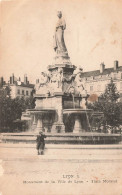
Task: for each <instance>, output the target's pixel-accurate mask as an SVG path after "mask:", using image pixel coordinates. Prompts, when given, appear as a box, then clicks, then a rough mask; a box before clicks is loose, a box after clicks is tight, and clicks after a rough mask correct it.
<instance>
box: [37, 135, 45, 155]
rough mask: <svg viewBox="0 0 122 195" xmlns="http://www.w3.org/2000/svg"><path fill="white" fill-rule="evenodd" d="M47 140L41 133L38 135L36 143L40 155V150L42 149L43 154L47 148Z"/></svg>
mask: <svg viewBox="0 0 122 195" xmlns="http://www.w3.org/2000/svg"><path fill="white" fill-rule="evenodd" d="M45 138H46V135H45V134H44V133H43V132H42V131H40V132H39V135H37V139H36V142H37V147H36V148H37V150H38V154H39V149H41V150H42V151H41V154H42V153H43V150H44V148H45V140H44V139H45Z"/></svg>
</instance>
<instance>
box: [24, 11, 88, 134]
mask: <svg viewBox="0 0 122 195" xmlns="http://www.w3.org/2000/svg"><path fill="white" fill-rule="evenodd" d="M57 16H58V18H59V19H58V22H57V24H56V28H55V35H54V37H53V39H54V51H55V58H54V61H53V64H52V65H49V66H48V72H47V73H45V72H42V73H41V77H40V79H38V80H37V83H36V93H35V99H36V106H35V110H28V111H30V114H33V116H34V124H35V120H37V128H36V130H39V129H41V130H43V129H44V128H46V129H47V131H48V132H50V131H51V133H57V132H60V133H63V132H65V131H66V128H67V127H66V123H67V121H66V120H65V119H64V118H67V120H68V116H69V115H70V114H72V115H73V116H74V115H75V117H73V118H75V121H74V123H75V129H74V132H75V131H76V132H77V133H78V132H79V131H82V130H83V129H82V126H83V125H82V124H81V123H82V121H80V116H79V115H81V116H82V117H83V118H84V121H85V123H86V124H87V125H86V127H85V126H84V127H85V128H86V129H87V128H88V122H87V117H86V114H87V113H88V112H90V110H86V105H85V104H86V100H87V97H88V95H87V92H86V90H85V89H84V86H83V83H82V79H81V78H80V73H81V72H80V71H79V72H78V73H77V74H74V73H73V72H74V70H75V69H76V66H74V65H72V63H71V62H70V57H69V55H68V51H67V48H66V44H65V39H64V30H65V29H66V23H65V20H64V19H63V18H62V13H61V11H59V12H58V13H57ZM69 109H70V110H69ZM72 109H73V111H72ZM79 109H80V110H79ZM48 115H49V116H48ZM66 115H67V116H66ZM84 115H85V116H84ZM35 118H36V119H35ZM73 120H74V119H73ZM64 123H65V124H64ZM67 131H68V130H67Z"/></svg>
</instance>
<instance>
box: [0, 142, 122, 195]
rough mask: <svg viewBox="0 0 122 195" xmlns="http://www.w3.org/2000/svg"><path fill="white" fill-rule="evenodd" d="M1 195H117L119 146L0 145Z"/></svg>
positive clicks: (119, 191)
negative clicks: (40, 151)
mask: <svg viewBox="0 0 122 195" xmlns="http://www.w3.org/2000/svg"><path fill="white" fill-rule="evenodd" d="M0 159H1V160H0V164H1V167H0V193H1V192H2V193H1V194H3V195H15V194H16V195H20V194H21V195H48V194H50V195H103V194H105V195H121V194H122V189H121V186H122V176H121V175H122V145H107V146H105V145H102V146H93V145H92V146H85V145H84V146H83V145H76V146H74V145H51V144H50V145H46V150H45V155H39V156H38V155H37V151H36V149H35V145H34V144H22V143H21V144H12V143H11V144H8V143H6V144H5V143H1V144H0Z"/></svg>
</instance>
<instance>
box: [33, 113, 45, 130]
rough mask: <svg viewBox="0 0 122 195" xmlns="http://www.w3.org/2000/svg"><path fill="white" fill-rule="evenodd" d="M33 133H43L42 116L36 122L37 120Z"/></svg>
mask: <svg viewBox="0 0 122 195" xmlns="http://www.w3.org/2000/svg"><path fill="white" fill-rule="evenodd" d="M35 131H36V132H39V131H44V128H43V121H42V116H41V115H40V118H38V120H37V127H36V129H35Z"/></svg>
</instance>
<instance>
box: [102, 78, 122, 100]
mask: <svg viewBox="0 0 122 195" xmlns="http://www.w3.org/2000/svg"><path fill="white" fill-rule="evenodd" d="M119 97H120V94H119V92H118V91H117V88H116V85H115V84H114V82H113V80H112V79H111V81H110V83H109V84H108V85H107V87H106V89H105V92H104V93H103V94H102V95H101V96H100V99H101V100H102V101H106V102H112V103H114V102H117V100H118V98H119Z"/></svg>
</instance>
